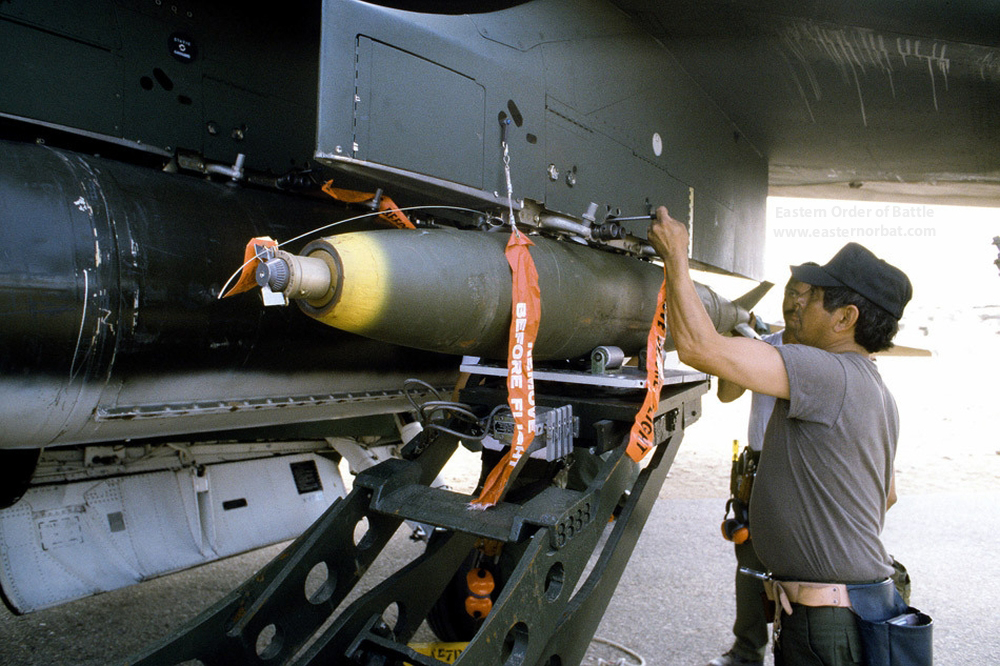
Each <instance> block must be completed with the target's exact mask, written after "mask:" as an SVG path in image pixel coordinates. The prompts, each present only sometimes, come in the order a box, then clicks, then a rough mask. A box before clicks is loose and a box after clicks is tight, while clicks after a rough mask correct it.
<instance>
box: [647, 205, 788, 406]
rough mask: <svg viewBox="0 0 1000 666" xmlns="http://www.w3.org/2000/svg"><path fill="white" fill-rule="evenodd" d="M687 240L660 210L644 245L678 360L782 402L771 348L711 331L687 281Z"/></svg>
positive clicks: (784, 383)
mask: <svg viewBox="0 0 1000 666" xmlns="http://www.w3.org/2000/svg"><path fill="white" fill-rule="evenodd" d="M688 240H689V239H688V232H687V229H686V228H685V227H684V225H683V224H681V223H680V222H678V221H677V220H675V219H673V218H672V217H670V213H669V212H668V211H667V209H666V208H664V207H663V206H660V207H659V208H658V209H657V210H656V220H654V221H653V223H652V224H651V225H650V227H649V241H650V243H652V244H653V247H654V248H655V249H656V251H657V253H658V254H659V255H660V257H661V258H662V259H663V263H664V266H665V267H666V277H667V294H666V296H667V297H666V308H667V324H668V326H669V327H670V334H671V336H672V337H673V339H674V344H675V345H676V346H677V353H678V355H679V357H680V359H681V361H683V362H684V363H687V364H688V365H690V366H691V367H693V368H695V369H697V370H700V371H702V372H707V373H710V374H713V375H716V376H717V377H719V378H721V379H726V380H728V381H731V382H735V383H737V384H739V385H740V386H743V387H745V388H748V389H750V390H751V391H757V392H758V393H766V394H768V395H773V396H777V397H779V398H787V397H788V373H787V372H786V371H785V363H784V361H783V360H782V358H781V355H780V354H779V353H778V351H777V350H776V349H775V348H774V347H772V346H771V345H769V344H767V343H766V342H763V341H761V340H751V339H749V338H730V337H725V336H723V335H720V334H719V333H717V332H716V330H715V327H714V326H713V325H712V320H711V319H710V318H709V316H708V313H707V312H705V306H704V305H702V302H701V299H700V298H698V293H697V292H696V291H695V288H694V282H692V281H691V275H690V267H689V265H688Z"/></svg>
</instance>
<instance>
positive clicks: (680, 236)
mask: <svg viewBox="0 0 1000 666" xmlns="http://www.w3.org/2000/svg"><path fill="white" fill-rule="evenodd" d="M648 237H649V242H650V243H651V244H652V245H653V249H655V250H656V253H657V254H659V255H660V257H662V258H663V260H664V261H670V260H671V259H677V258H680V257H684V258H685V259H686V258H687V256H688V230H687V228H686V227H685V226H684V225H683V224H681V223H680V222H678V221H677V220H675V219H674V218H672V217H670V213H669V211H667V209H666V207H664V206H660V207H659V208H657V209H656V219H655V220H654V221H653V222H652V223H651V224H650V225H649V231H648Z"/></svg>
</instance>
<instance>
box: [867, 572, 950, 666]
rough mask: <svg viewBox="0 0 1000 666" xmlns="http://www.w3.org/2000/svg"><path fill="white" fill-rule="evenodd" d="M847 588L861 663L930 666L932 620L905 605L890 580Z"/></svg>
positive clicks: (931, 660) (890, 665) (879, 665)
mask: <svg viewBox="0 0 1000 666" xmlns="http://www.w3.org/2000/svg"><path fill="white" fill-rule="evenodd" d="M847 591H848V595H849V596H850V598H851V606H852V607H853V609H854V614H855V616H856V618H857V624H858V634H859V635H860V637H861V644H862V649H863V651H864V664H865V666H931V664H932V663H933V661H934V653H933V641H932V632H933V627H934V623H933V620H932V619H931V617H930V616H929V615H926V614H925V613H921V612H920V611H919V610H917V609H916V608H913V607H912V606H907V605H906V604H905V603H904V602H903V600H902V598H900V596H899V594H898V593H897V592H896V588H895V586H894V585H893V583H892V580H891V579H887V580H885V581H882V582H881V583H874V584H871V585H848V586H847Z"/></svg>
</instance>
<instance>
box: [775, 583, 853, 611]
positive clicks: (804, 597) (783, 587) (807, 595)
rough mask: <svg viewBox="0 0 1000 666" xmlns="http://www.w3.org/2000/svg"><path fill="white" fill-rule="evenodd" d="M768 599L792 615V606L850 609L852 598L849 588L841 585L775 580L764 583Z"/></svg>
mask: <svg viewBox="0 0 1000 666" xmlns="http://www.w3.org/2000/svg"><path fill="white" fill-rule="evenodd" d="M762 582H763V583H764V592H765V593H766V594H767V598H768V599H770V600H771V601H775V602H778V603H780V604H781V609H782V610H783V611H785V613H787V614H788V615H791V614H792V604H801V605H803V606H835V607H837V608H850V607H851V598H850V597H849V596H848V594H847V586H846V585H843V584H840V583H810V582H806V581H792V580H774V579H773V578H768V579H765V580H764V581H762Z"/></svg>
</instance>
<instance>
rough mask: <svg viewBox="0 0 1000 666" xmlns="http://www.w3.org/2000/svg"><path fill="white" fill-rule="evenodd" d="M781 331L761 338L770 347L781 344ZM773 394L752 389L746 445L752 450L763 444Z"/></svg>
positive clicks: (758, 448) (772, 402)
mask: <svg viewBox="0 0 1000 666" xmlns="http://www.w3.org/2000/svg"><path fill="white" fill-rule="evenodd" d="M782 333H783V331H778V332H777V333H768V334H767V335H763V336H761V338H760V339H761V340H763V341H764V342H766V343H767V344H769V345H771V346H772V347H780V346H781V345H782V341H781V335H782ZM776 399H777V398H775V397H774V396H773V395H767V394H766V393H757V392H756V391H754V393H753V396H752V397H751V402H750V423H749V425H748V426H747V445H748V446H749V447H750V448H751V449H752V450H754V451H760V449H761V447H762V446H763V445H764V432H765V431H766V430H767V422H768V421H770V420H771V412H772V411H773V410H774V401H775V400H776Z"/></svg>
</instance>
